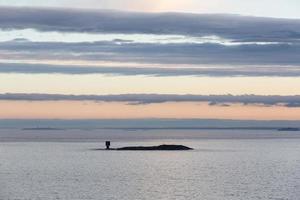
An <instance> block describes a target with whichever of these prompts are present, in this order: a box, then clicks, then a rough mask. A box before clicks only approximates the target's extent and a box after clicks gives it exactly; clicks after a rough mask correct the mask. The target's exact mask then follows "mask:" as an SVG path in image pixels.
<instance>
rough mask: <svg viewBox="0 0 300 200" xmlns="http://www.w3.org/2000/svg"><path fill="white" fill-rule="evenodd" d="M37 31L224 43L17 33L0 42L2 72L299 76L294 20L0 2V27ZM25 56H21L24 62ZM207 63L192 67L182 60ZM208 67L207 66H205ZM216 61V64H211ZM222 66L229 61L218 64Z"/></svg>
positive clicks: (298, 24) (298, 32)
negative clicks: (50, 38)
mask: <svg viewBox="0 0 300 200" xmlns="http://www.w3.org/2000/svg"><path fill="white" fill-rule="evenodd" d="M28 28H30V29H36V30H39V31H42V32H45V31H56V32H77V33H97V34H98V33H101V34H103V33H104V34H110V33H121V34H132V33H137V34H156V35H164V34H168V35H170V34H171V35H172V34H174V35H183V36H188V37H200V36H201V37H202V36H218V37H219V38H221V39H225V40H227V39H229V40H230V41H231V43H235V45H225V44H222V43H217V42H216V43H211V42H206V43H195V42H192V41H186V42H182V43H164V44H162V43H159V42H157V43H142V42H138V38H137V40H136V41H129V40H124V38H123V39H122V38H115V39H114V40H111V41H96V42H74V43H67V42H64V41H61V42H32V41H28V40H26V38H24V39H22V38H15V40H12V41H9V42H1V43H0V55H1V59H2V62H3V64H1V65H0V72H11V73H13V72H20V73H66V74H88V73H111V74H125V75H157V76H173V75H174V76H177V75H208V76H299V74H300V73H299V70H300V68H299V66H300V57H299V55H300V20H296V19H293V20H292V19H275V18H261V17H248V16H239V15H220V14H182V13H141V12H121V11H110V10H83V9H81V10H80V9H54V8H30V7H26V8H24V7H0V29H18V30H20V29H28ZM15 60H25V61H26V60H36V61H43V60H72V61H74V62H76V61H89V62H92V61H95V62H96V61H108V62H118V63H127V62H130V63H139V64H140V65H143V64H145V63H147V64H161V65H165V64H168V65H169V64H170V65H172V64H174V65H175V64H176V65H180V64H182V66H181V67H180V69H169V68H157V67H149V68H142V67H141V68H138V67H135V68H134V67H131V68H130V67H127V68H124V67H122V66H120V67H116V68H109V67H106V68H99V67H97V68H91V67H87V66H77V67H74V66H67V65H57V66H51V65H43V66H42V65H26V64H24V65H23V66H21V65H16V64H14V65H9V64H5V62H6V61H7V62H11V61H15ZM25 63H26V62H25ZM190 64H191V65H206V66H207V68H205V69H199V68H198V69H197V68H196V69H192V68H188V67H186V66H185V65H190ZM210 66H213V67H212V68H210ZM216 66H217V67H216ZM224 66H230V67H231V68H229V67H224Z"/></svg>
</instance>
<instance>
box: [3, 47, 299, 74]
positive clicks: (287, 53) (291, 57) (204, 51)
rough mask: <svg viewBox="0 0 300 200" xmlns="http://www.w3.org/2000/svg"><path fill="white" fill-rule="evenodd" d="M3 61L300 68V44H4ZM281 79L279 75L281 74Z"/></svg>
mask: <svg viewBox="0 0 300 200" xmlns="http://www.w3.org/2000/svg"><path fill="white" fill-rule="evenodd" d="M0 51H2V58H3V57H5V56H4V54H6V55H7V56H6V57H7V58H8V59H17V58H21V59H63V60H65V59H70V60H77V59H81V60H92V61H93V60H95V61H97V60H101V61H103V60H104V61H117V62H138V63H162V64H228V65H297V66H299V65H300V57H299V54H300V44H269V45H258V44H249V45H237V46H224V45H220V44H209V43H205V44H190V43H184V44H143V43H134V44H126V43H125V44H121V45H120V44H117V43H115V42H94V43H63V42H15V41H13V42H2V43H0ZM279 75H280V74H279Z"/></svg>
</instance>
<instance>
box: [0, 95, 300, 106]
mask: <svg viewBox="0 0 300 200" xmlns="http://www.w3.org/2000/svg"><path fill="white" fill-rule="evenodd" d="M0 100H11V101H104V102H126V103H130V104H133V105H138V104H152V103H165V102H208V103H209V104H210V105H211V106H214V105H220V106H228V104H244V105H248V104H262V105H265V106H274V105H280V106H286V107H300V95H295V96H278V95H277V96H276V95H273V96H261V95H237V96H234V95H175V94H174V95H163V94H120V95H62V94H20V93H17V94H13V93H6V94H0Z"/></svg>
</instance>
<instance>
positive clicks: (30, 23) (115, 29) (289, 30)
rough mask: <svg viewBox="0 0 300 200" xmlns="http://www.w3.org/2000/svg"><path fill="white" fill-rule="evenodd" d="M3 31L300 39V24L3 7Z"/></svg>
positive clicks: (233, 17) (0, 21)
mask: <svg viewBox="0 0 300 200" xmlns="http://www.w3.org/2000/svg"><path fill="white" fill-rule="evenodd" d="M0 28H1V29H27V28H33V29H37V30H40V31H59V32H93V33H150V34H181V35H193V36H205V35H218V36H222V37H225V38H231V39H236V40H248V41H249V40H251V41H258V40H263V41H274V40H275V41H278V40H297V39H299V38H300V20H289V19H272V18H258V17H245V16H238V15H213V14H180V13H151V14H150V13H137V12H135V13H130V12H120V11H108V10H79V9H77V10H76V9H50V8H30V7H26V8H24V7H1V8H0Z"/></svg>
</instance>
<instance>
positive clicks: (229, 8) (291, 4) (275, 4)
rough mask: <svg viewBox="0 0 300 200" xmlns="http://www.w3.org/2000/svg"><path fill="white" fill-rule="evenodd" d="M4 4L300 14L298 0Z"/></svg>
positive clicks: (3, 0) (3, 1)
mask: <svg viewBox="0 0 300 200" xmlns="http://www.w3.org/2000/svg"><path fill="white" fill-rule="evenodd" d="M0 5H2V6H38V7H41V6H43V7H46V6H48V7H64V8H69V7H75V8H93V9H117V10H128V11H139V12H194V13H231V14H242V15H252V16H253V15H254V16H265V17H280V18H282V17H283V18H300V14H299V7H300V2H299V1H298V0H251V1H242V0H209V1H207V0H155V1H151V0H59V1H58V0H48V1H40V0H18V1H12V0H0Z"/></svg>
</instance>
